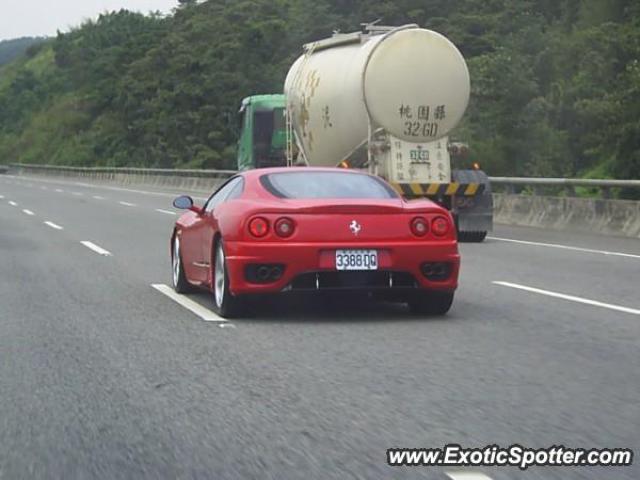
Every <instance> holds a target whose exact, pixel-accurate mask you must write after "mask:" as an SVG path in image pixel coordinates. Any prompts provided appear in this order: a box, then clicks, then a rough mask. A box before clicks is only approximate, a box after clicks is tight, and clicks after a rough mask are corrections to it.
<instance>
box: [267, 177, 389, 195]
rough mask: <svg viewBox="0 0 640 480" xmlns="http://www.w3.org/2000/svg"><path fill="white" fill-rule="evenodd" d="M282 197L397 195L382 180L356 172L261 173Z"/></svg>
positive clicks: (270, 188)
mask: <svg viewBox="0 0 640 480" xmlns="http://www.w3.org/2000/svg"><path fill="white" fill-rule="evenodd" d="M260 181H261V182H262V185H263V186H264V187H265V188H266V189H267V190H268V191H269V192H271V193H272V194H274V195H275V196H276V197H280V198H380V199H385V198H397V197H398V195H397V193H396V192H395V191H394V190H393V189H392V188H391V187H389V186H388V185H387V184H386V183H384V182H383V181H382V180H380V179H378V178H376V177H372V176H369V175H364V174H358V173H353V172H348V173H347V172H340V171H337V172H318V171H315V172H314V171H310V172H299V171H298V172H279V173H269V174H267V175H263V176H262V177H260Z"/></svg>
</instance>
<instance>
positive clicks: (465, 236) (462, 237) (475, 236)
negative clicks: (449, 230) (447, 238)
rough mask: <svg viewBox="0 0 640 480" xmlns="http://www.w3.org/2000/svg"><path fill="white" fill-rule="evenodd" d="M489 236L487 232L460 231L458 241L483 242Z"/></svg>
mask: <svg viewBox="0 0 640 480" xmlns="http://www.w3.org/2000/svg"><path fill="white" fill-rule="evenodd" d="M486 236H487V232H458V241H459V242H467V243H481V242H483V241H484V239H485V237H486Z"/></svg>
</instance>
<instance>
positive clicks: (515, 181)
mask: <svg viewBox="0 0 640 480" xmlns="http://www.w3.org/2000/svg"><path fill="white" fill-rule="evenodd" d="M489 180H490V181H491V184H492V185H493V186H497V185H502V186H504V187H505V190H506V192H507V193H516V190H517V187H531V189H532V190H533V192H532V193H534V194H538V193H540V190H541V189H542V188H544V187H555V188H561V189H563V190H564V191H565V192H566V193H567V194H568V195H570V196H575V194H576V191H575V188H576V187H585V188H598V189H600V191H601V192H602V196H603V197H604V198H610V197H611V189H613V188H625V189H636V188H637V189H640V180H608V179H607V180H604V179H591V178H535V177H489Z"/></svg>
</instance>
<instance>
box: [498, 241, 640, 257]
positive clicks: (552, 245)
mask: <svg viewBox="0 0 640 480" xmlns="http://www.w3.org/2000/svg"><path fill="white" fill-rule="evenodd" d="M487 239H489V240H497V241H499V242H509V243H518V244H520V245H532V246H535V247H547V248H560V249H562V250H573V251H574V252H583V253H598V254H600V255H611V256H616V257H627V258H640V255H635V254H632V253H623V252H610V251H608V250H595V249H593V248H582V247H573V246H571V245H561V244H558V243H543V242H531V241H528V240H516V239H515V238H501V237H487Z"/></svg>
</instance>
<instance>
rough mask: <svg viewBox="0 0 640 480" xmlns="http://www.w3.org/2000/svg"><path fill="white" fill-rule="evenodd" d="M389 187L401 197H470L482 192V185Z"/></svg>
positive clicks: (400, 184)
mask: <svg viewBox="0 0 640 480" xmlns="http://www.w3.org/2000/svg"><path fill="white" fill-rule="evenodd" d="M391 186H393V188H394V189H395V190H396V191H397V192H398V193H399V194H400V195H402V196H403V197H432V196H451V195H458V196H465V197H472V196H474V195H480V194H481V193H482V192H484V185H483V184H482V183H457V182H452V183H392V184H391Z"/></svg>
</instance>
